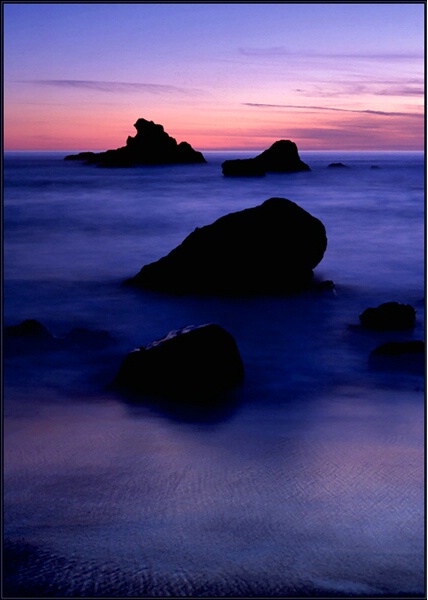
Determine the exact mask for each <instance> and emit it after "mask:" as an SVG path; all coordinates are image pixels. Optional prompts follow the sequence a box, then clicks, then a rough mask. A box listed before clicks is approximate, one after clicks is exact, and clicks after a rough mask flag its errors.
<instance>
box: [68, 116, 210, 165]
mask: <svg viewBox="0 0 428 600" xmlns="http://www.w3.org/2000/svg"><path fill="white" fill-rule="evenodd" d="M134 127H135V128H136V130H137V135H136V136H135V137H128V139H127V140H126V146H123V147H121V148H117V149H116V150H107V151H106V152H99V153H94V152H80V153H79V154H71V155H68V156H66V157H65V159H64V160H81V161H84V162H85V163H87V164H96V165H100V166H103V167H132V166H135V165H168V164H187V163H205V162H206V160H205V158H204V156H203V155H202V153H201V152H197V151H196V150H194V149H193V148H192V146H191V145H190V144H188V143H187V142H181V143H180V144H177V141H176V140H175V139H174V138H173V137H171V136H170V135H168V134H167V133H166V132H165V131H164V128H163V126H162V125H158V124H156V123H154V122H153V121H147V120H146V119H138V121H137V122H136V123H135V124H134Z"/></svg>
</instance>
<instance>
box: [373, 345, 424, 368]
mask: <svg viewBox="0 0 428 600" xmlns="http://www.w3.org/2000/svg"><path fill="white" fill-rule="evenodd" d="M369 364H370V367H371V368H373V369H387V370H391V369H392V370H397V369H398V370H406V371H412V372H418V373H423V372H424V371H425V364H426V363H425V343H424V342H423V341H422V340H411V341H407V342H386V343H385V344H382V345H381V346H378V347H377V348H375V349H374V350H373V352H371V353H370V358H369Z"/></svg>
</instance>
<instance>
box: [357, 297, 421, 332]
mask: <svg viewBox="0 0 428 600" xmlns="http://www.w3.org/2000/svg"><path fill="white" fill-rule="evenodd" d="M415 320H416V311H415V309H414V308H413V306H410V304H400V303H398V302H385V303H384V304H381V305H379V306H378V307H377V308H367V309H366V310H365V311H364V312H363V313H362V314H361V315H360V321H361V325H362V326H363V327H367V328H369V329H376V330H378V331H387V330H400V329H412V328H413V327H414V326H415Z"/></svg>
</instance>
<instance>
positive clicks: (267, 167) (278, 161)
mask: <svg viewBox="0 0 428 600" xmlns="http://www.w3.org/2000/svg"><path fill="white" fill-rule="evenodd" d="M310 170H311V169H310V167H309V166H308V165H307V164H306V163H304V162H303V161H302V160H300V157H299V152H298V150H297V146H296V144H295V143H294V142H291V141H290V140H279V141H277V142H275V143H274V144H272V146H271V147H270V148H268V149H267V150H265V151H264V152H262V153H261V154H259V155H258V156H256V157H255V158H246V159H236V160H226V161H224V163H223V164H222V171H223V175H225V176H226V177H255V176H263V175H264V174H266V173H296V172H298V171H310Z"/></svg>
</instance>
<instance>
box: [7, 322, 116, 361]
mask: <svg viewBox="0 0 428 600" xmlns="http://www.w3.org/2000/svg"><path fill="white" fill-rule="evenodd" d="M3 334H4V348H5V350H6V351H7V352H8V353H12V354H28V353H31V352H43V351H44V352H50V351H53V350H73V349H79V350H80V351H86V350H95V349H98V350H100V349H102V348H106V347H107V346H111V345H112V344H114V343H115V340H114V339H113V338H112V337H111V336H110V334H109V333H108V332H107V331H103V330H90V329H86V328H84V327H75V328H74V329H72V330H71V331H69V332H68V333H66V334H65V335H62V336H55V335H53V334H51V333H50V331H48V329H46V327H45V326H44V325H42V324H41V323H40V322H39V321H36V320H35V319H26V320H25V321H22V322H21V323H19V324H18V325H8V326H7V327H5V328H4V332H3Z"/></svg>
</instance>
